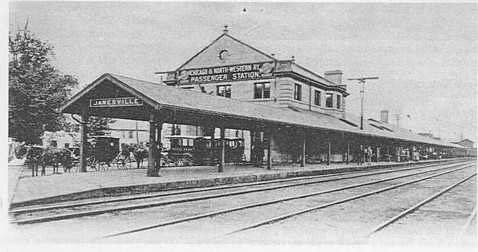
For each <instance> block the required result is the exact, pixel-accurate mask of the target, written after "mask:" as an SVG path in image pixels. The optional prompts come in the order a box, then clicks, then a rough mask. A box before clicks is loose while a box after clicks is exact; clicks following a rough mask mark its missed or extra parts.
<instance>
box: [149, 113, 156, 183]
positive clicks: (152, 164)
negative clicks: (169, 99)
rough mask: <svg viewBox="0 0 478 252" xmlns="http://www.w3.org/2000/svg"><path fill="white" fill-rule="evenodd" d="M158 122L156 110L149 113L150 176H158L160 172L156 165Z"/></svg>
mask: <svg viewBox="0 0 478 252" xmlns="http://www.w3.org/2000/svg"><path fill="white" fill-rule="evenodd" d="M155 124H156V122H155V118H154V111H151V112H150V115H149V153H148V172H147V176H148V177H157V176H158V173H157V171H156V167H155V163H156V162H155V161H156V125H155Z"/></svg>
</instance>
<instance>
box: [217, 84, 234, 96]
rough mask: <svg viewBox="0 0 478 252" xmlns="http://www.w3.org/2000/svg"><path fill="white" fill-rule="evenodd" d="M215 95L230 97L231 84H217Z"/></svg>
mask: <svg viewBox="0 0 478 252" xmlns="http://www.w3.org/2000/svg"><path fill="white" fill-rule="evenodd" d="M217 95H218V96H224V97H227V98H231V85H221V86H217Z"/></svg>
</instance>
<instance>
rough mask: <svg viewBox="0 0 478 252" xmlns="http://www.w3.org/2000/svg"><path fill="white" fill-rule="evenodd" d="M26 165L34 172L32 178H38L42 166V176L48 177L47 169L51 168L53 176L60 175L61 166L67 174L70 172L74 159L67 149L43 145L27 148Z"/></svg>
mask: <svg viewBox="0 0 478 252" xmlns="http://www.w3.org/2000/svg"><path fill="white" fill-rule="evenodd" d="M24 148H25V157H26V158H25V164H26V165H27V166H28V167H29V168H30V169H31V170H32V176H38V168H39V167H40V166H41V175H46V167H47V166H51V167H52V169H53V174H58V173H59V167H60V165H61V166H63V169H64V171H65V172H70V171H71V169H72V167H73V166H74V158H73V157H72V153H71V151H70V150H68V149H67V148H54V147H44V146H41V145H28V146H25V147H24Z"/></svg>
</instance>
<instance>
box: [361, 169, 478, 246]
mask: <svg viewBox="0 0 478 252" xmlns="http://www.w3.org/2000/svg"><path fill="white" fill-rule="evenodd" d="M474 176H476V173H474V174H472V175H470V176H468V177H466V178H464V179H462V180H460V181H458V182H456V183H454V184H452V185H450V186H448V187H447V188H445V189H443V190H442V191H440V192H438V193H436V194H434V195H432V196H430V197H428V198H426V199H424V200H422V201H420V202H419V203H417V204H416V205H414V206H412V207H410V208H408V209H407V210H405V211H403V212H401V213H399V214H398V215H396V216H395V217H393V218H391V219H389V220H387V221H385V222H383V223H382V224H380V225H378V226H376V227H375V228H373V229H372V230H371V231H370V232H369V233H368V234H367V235H366V237H369V236H371V235H373V234H375V233H377V232H378V231H380V230H382V229H384V228H385V227H388V226H390V225H391V224H392V223H394V222H396V221H397V220H399V219H401V218H403V217H405V216H406V215H408V214H410V213H413V212H414V211H416V210H417V209H418V208H420V207H421V206H423V205H425V204H426V203H428V202H430V201H432V200H434V199H435V198H437V197H439V196H441V195H442V194H444V193H446V192H448V191H450V190H451V189H453V188H455V187H457V186H459V185H460V184H462V183H464V182H465V181H467V180H469V179H470V178H472V177H474Z"/></svg>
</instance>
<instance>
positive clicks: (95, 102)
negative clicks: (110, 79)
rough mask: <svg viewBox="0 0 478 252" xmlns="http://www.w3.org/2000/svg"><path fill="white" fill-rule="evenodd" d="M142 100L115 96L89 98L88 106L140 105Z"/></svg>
mask: <svg viewBox="0 0 478 252" xmlns="http://www.w3.org/2000/svg"><path fill="white" fill-rule="evenodd" d="M142 105H143V101H142V100H140V99H138V98H136V97H117V98H102V99H90V107H92V108H98V107H128V106H142Z"/></svg>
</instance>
